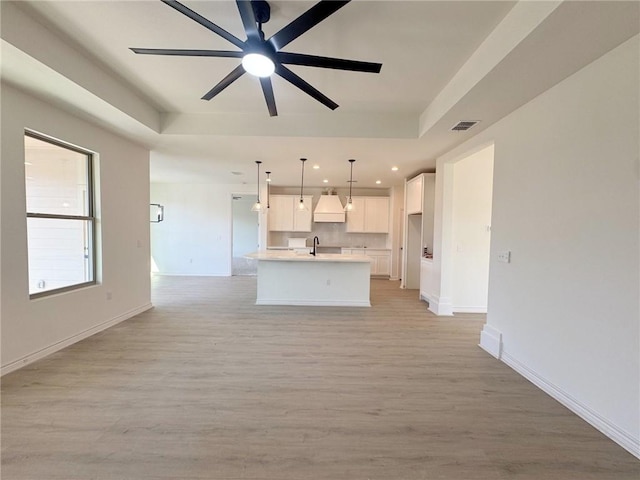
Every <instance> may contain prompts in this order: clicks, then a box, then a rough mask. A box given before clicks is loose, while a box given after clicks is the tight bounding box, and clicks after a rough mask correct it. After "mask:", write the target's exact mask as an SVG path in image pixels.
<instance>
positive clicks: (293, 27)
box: [131, 0, 382, 117]
mask: <svg viewBox="0 0 640 480" xmlns="http://www.w3.org/2000/svg"><path fill="white" fill-rule="evenodd" d="M161 1H162V2H163V3H166V4H167V5H169V6H170V7H171V8H173V9H175V10H177V11H178V12H180V13H182V14H183V15H185V16H187V17H189V18H190V19H191V20H193V21H195V22H197V23H199V24H200V25H202V26H203V27H205V28H207V29H209V30H211V31H212V32H213V33H215V34H217V35H219V36H221V37H222V38H224V39H225V40H227V41H228V42H230V43H232V44H233V45H235V46H236V47H238V48H239V49H240V51H235V50H233V51H230V50H186V49H161V48H131V50H132V51H133V52H135V53H138V54H145V55H175V56H186V57H233V58H241V59H242V63H241V64H240V65H238V66H237V67H236V68H234V69H233V70H232V71H231V72H230V73H229V74H228V75H227V76H226V77H224V78H223V79H222V80H220V82H219V83H218V84H217V85H216V86H215V87H213V88H212V89H211V90H209V91H208V92H207V93H206V94H205V95H204V96H203V97H202V99H203V100H211V99H212V98H213V97H215V96H216V95H218V94H219V93H220V92H222V91H223V90H224V89H225V88H227V87H228V86H229V85H231V84H232V83H233V82H235V81H236V80H237V79H238V78H240V77H241V76H242V75H243V74H244V73H245V72H248V73H250V74H252V75H255V76H257V77H259V78H260V84H261V86H262V92H263V93H264V98H265V100H266V102H267V108H268V109H269V115H270V116H272V117H274V116H277V115H278V110H277V109H276V101H275V97H274V95H273V86H272V84H271V74H273V73H274V72H275V73H276V74H277V75H279V76H280V77H282V78H284V79H285V80H286V81H288V82H289V83H291V84H293V85H295V86H296V87H298V88H299V89H300V90H302V91H303V92H305V93H307V94H308V95H310V96H312V97H313V98H315V99H316V100H318V101H319V102H320V103H322V104H323V105H326V106H327V107H329V108H330V109H331V110H335V109H336V108H338V104H337V103H335V102H334V101H333V100H331V99H330V98H329V97H327V96H326V95H324V94H322V93H321V92H320V91H318V90H317V89H316V88H314V87H312V86H311V85H310V84H309V83H307V82H306V81H305V80H303V79H302V78H301V77H299V76H298V75H296V74H295V73H293V72H292V71H291V70H289V69H288V68H287V67H285V64H287V65H304V66H308V67H320V68H333V69H337V70H349V71H354V72H368V73H380V69H381V68H382V64H381V63H370V62H360V61H357V60H345V59H341V58H331V57H322V56H316V55H306V54H303V53H291V52H283V51H281V49H282V48H283V47H285V46H286V45H288V44H289V43H291V42H292V41H293V40H295V39H296V38H298V37H299V36H300V35H302V34H304V33H305V32H307V31H308V30H310V29H311V28H313V27H315V26H316V25H317V24H319V23H320V22H322V21H323V20H324V19H326V18H327V17H329V16H330V15H332V14H334V13H335V12H336V11H337V10H339V9H340V8H342V7H344V6H345V5H346V4H347V3H349V2H350V1H351V0H346V1H334V0H323V1H321V2H319V3H317V4H316V5H314V6H313V7H311V8H310V9H309V10H307V11H306V12H304V13H303V14H302V15H300V16H299V17H298V18H296V19H295V20H293V21H292V22H291V23H289V24H288V25H287V26H285V27H284V28H282V29H280V30H279V31H278V32H277V33H275V34H274V35H273V36H271V37H270V38H269V39H265V37H264V32H263V31H262V24H263V23H266V22H268V21H269V18H270V16H271V13H270V12H271V8H270V7H269V4H268V3H267V2H266V1H265V0H236V4H237V6H238V10H239V12H240V18H241V19H242V24H243V26H244V31H245V33H246V35H247V39H246V40H245V41H243V40H240V39H239V38H238V37H236V36H235V35H232V34H231V33H229V32H227V31H226V30H224V29H223V28H221V27H219V26H218V25H216V24H215V23H213V22H212V21H210V20H208V19H206V18H204V17H203V16H202V15H200V14H198V13H196V12H194V11H193V10H191V9H190V8H188V7H186V6H185V5H183V4H181V3H180V2H177V1H174V0H161Z"/></svg>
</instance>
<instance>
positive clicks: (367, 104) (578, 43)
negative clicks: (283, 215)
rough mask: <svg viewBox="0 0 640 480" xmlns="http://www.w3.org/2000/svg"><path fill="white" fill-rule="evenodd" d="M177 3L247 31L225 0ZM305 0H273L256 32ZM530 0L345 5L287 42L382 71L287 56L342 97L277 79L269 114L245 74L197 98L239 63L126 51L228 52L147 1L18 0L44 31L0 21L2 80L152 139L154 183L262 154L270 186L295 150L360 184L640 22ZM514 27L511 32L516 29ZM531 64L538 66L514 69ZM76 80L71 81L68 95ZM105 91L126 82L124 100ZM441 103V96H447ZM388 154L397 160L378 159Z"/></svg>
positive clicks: (225, 177)
mask: <svg viewBox="0 0 640 480" xmlns="http://www.w3.org/2000/svg"><path fill="white" fill-rule="evenodd" d="M3 3H6V2H3ZM182 3H184V4H185V5H187V6H189V7H190V8H192V9H193V10H195V11H197V12H198V13H200V14H201V15H203V16H204V17H206V18H209V19H210V20H212V21H213V22H215V23H217V24H218V25H220V26H221V27H223V28H224V29H226V30H228V31H229V32H231V33H232V34H234V35H236V36H237V37H239V38H241V39H244V38H245V35H244V33H243V31H242V26H241V22H240V17H239V14H238V12H237V7H236V5H235V2H232V1H192V0H184V1H183V2H182ZM314 3H315V2H300V1H281V0H280V1H275V0H274V1H271V2H270V4H271V7H272V11H271V21H270V22H269V23H268V24H266V25H264V30H265V33H266V35H267V36H269V35H270V34H273V33H275V32H276V31H277V30H279V29H280V28H282V27H283V26H284V25H286V24H288V23H289V22H290V21H292V20H293V19H295V18H296V17H297V16H298V15H300V14H301V13H302V12H304V11H305V10H307V9H308V8H310V7H311V6H312V5H313V4H314ZM528 3H530V4H531V5H524V6H523V5H518V7H520V10H518V9H516V8H513V7H514V4H515V2H507V1H496V2H486V1H468V2H463V1H364V0H361V1H358V0H356V1H353V2H351V3H350V4H348V5H346V6H345V7H343V8H342V9H340V10H339V11H338V12H337V13H335V14H334V15H332V16H330V17H329V18H328V19H326V20H325V21H324V22H322V23H320V24H319V25H317V26H316V27H315V28H313V29H311V30H310V31H308V32H307V33H305V34H304V35H303V36H301V37H300V38H298V39H296V40H295V41H294V42H292V43H291V44H289V45H288V46H287V47H285V49H284V50H286V51H293V52H299V53H310V54H315V55H323V56H333V57H339V58H349V59H354V60H363V61H371V62H380V63H382V64H383V67H382V71H381V73H380V74H379V75H376V74H366V73H355V72H344V71H334V70H326V69H319V68H309V67H295V66H292V67H291V70H294V71H295V72H296V73H298V74H299V75H300V76H301V77H303V78H304V79H305V80H306V81H308V82H309V83H311V84H312V85H313V86H315V87H316V88H318V89H319V90H320V91H322V92H323V93H324V94H326V95H327V96H328V97H330V98H331V99H332V100H334V101H336V102H337V103H338V104H339V105H340V107H339V108H338V109H337V110H336V111H335V112H332V111H330V110H328V109H327V108H326V107H325V106H323V105H321V104H320V103H318V102H317V101H315V100H314V99H312V98H311V97H309V96H307V95H306V94H304V93H303V92H301V91H300V90H298V89H297V88H296V87H294V86H292V85H290V84H288V83H287V82H285V81H284V80H282V79H280V78H279V77H275V79H274V93H275V98H276V103H277V106H278V112H279V116H278V117H275V118H270V117H269V116H268V112H267V109H266V106H265V102H264V99H263V97H262V91H261V89H260V85H259V83H258V81H257V79H255V78H252V77H250V76H249V75H244V76H243V77H241V78H240V79H239V80H238V81H236V82H235V83H234V84H232V85H231V86H229V87H228V88H227V89H226V90H224V91H223V92H222V93H220V94H219V95H218V96H217V97H215V98H214V99H213V100H212V101H210V102H207V101H203V100H200V97H201V96H202V95H203V94H204V93H206V92H207V91H208V90H209V89H210V88H211V87H212V86H213V85H215V84H216V83H217V82H218V81H219V80H220V79H222V78H223V77H224V76H225V75H226V74H227V73H229V72H230V71H231V70H232V69H233V68H235V66H236V65H238V63H239V60H238V59H222V58H184V57H182V58H179V57H168V56H147V55H135V54H134V53H132V52H131V51H130V50H129V47H146V48H194V49H229V50H236V48H235V47H234V46H232V45H230V44H228V43H227V42H226V41H225V40H223V39H221V38H220V37H218V36H216V35H215V34H213V33H212V32H210V31H208V30H207V29H205V28H203V27H202V26H200V25H199V24H197V23H195V22H194V21H192V20H190V19H188V18H186V17H184V16H183V15H181V14H180V13H178V12H177V11H175V10H174V9H172V8H170V7H168V6H167V5H165V4H163V3H161V2H159V1H131V0H129V1H107V2H105V1H71V2H62V1H44V2H42V1H41V2H19V6H18V13H20V14H21V15H24V16H27V17H29V18H31V19H35V20H37V22H39V23H40V24H42V25H44V26H46V27H47V28H46V30H47V32H43V31H41V30H38V29H34V30H33V31H32V32H28V29H27V28H26V27H24V25H22V26H21V29H18V27H17V26H16V27H15V31H12V28H11V27H12V25H8V26H7V25H5V24H3V35H2V36H3V40H4V41H3V64H4V65H3V77H4V79H5V80H6V81H9V82H12V83H14V84H16V83H17V84H19V85H20V86H21V87H22V88H28V89H32V90H34V91H36V92H39V93H40V94H42V95H45V96H48V97H49V98H51V97H52V96H56V97H57V101H58V102H62V103H63V104H65V105H67V106H68V107H70V108H72V109H74V110H75V111H77V112H78V113H80V114H82V113H83V112H84V114H85V115H88V114H90V115H91V116H92V118H94V120H97V121H99V122H102V123H104V124H106V125H108V126H109V128H114V129H116V130H119V131H120V132H121V133H124V134H126V135H128V136H130V137H132V138H135V139H136V140H138V141H140V142H143V143H144V144H146V145H149V146H150V147H151V149H152V156H151V158H152V163H151V170H152V181H171V182H174V181H187V182H211V183H237V182H247V183H253V182H255V180H254V179H255V164H254V161H255V160H262V161H263V171H264V170H271V171H272V172H273V175H272V176H273V179H274V184H277V185H296V184H297V183H298V182H299V180H298V179H299V171H300V170H299V167H300V162H299V158H300V157H307V158H308V159H309V162H308V164H307V165H308V167H311V166H312V165H313V164H317V165H319V166H320V169H319V170H313V169H311V168H308V176H307V177H306V178H307V179H308V182H309V183H308V185H316V186H322V185H323V183H322V180H323V179H325V178H327V179H329V184H330V185H331V186H344V185H346V180H347V179H348V167H349V165H348V162H347V159H348V158H356V159H357V163H356V165H355V167H354V177H355V178H356V179H358V186H360V187H375V186H376V185H375V180H378V179H379V180H381V181H382V184H381V185H380V186H381V187H388V186H390V185H392V184H396V183H399V182H400V181H402V179H403V178H404V177H405V176H407V175H410V174H412V173H414V172H416V171H419V170H423V169H431V168H433V167H434V166H435V164H434V159H435V157H436V156H437V155H438V154H440V153H442V152H443V151H445V150H446V149H449V148H451V147H452V146H455V145H456V144H458V143H460V142H462V141H463V140H464V139H466V138H469V136H470V135H473V134H474V133H475V132H478V131H481V130H482V129H484V128H486V127H488V126H489V125H490V124H491V123H493V122H495V121H497V120H498V119H499V118H501V117H502V116H504V115H505V114H507V113H509V112H510V111H512V110H513V109H515V108H517V107H518V106H519V105H521V104H523V103H524V102H526V101H528V100H530V99H531V98H532V97H533V96H535V95H537V94H538V93H540V92H541V91H543V90H544V89H546V88H549V87H550V86H551V85H553V84H554V83H557V82H558V81H560V80H562V78H565V77H566V76H567V75H569V74H571V73H573V72H574V71H576V70H577V69H579V68H580V67H581V66H583V65H585V64H587V63H589V62H590V61H592V60H594V59H595V58H597V56H599V55H602V54H603V53H605V52H606V51H607V50H608V49H610V48H613V46H615V45H617V44H619V43H621V42H622V41H624V40H625V39H626V38H629V36H631V35H632V34H634V31H635V33H637V30H638V29H637V25H636V26H634V22H633V14H635V15H637V6H636V7H634V4H636V5H637V2H626V3H625V4H624V7H617V8H616V7H612V6H611V5H612V3H620V4H622V2H604V3H603V2H586V3H584V5H578V7H580V8H576V5H575V4H580V3H581V2H571V3H573V4H574V5H573V6H572V5H571V4H566V5H564V4H563V5H561V6H560V7H558V4H559V2H528ZM534 3H538V4H539V5H537V6H536V5H533V4H534ZM543 4H544V5H543ZM607 5H608V6H607ZM556 7H557V8H556ZM512 8H513V10H512ZM536 9H537V10H536ZM541 9H546V10H545V11H544V12H542V13H541V12H540V10H541ZM4 10H7V9H3V16H4V17H7V15H4ZM611 12H613V13H611ZM630 13H631V14H632V15H631V18H629V17H630ZM603 14H604V17H603ZM505 16H506V17H505ZM576 16H577V17H576ZM534 18H535V19H536V20H535V21H534V20H530V19H534ZM602 18H606V19H607V21H606V22H603V21H602ZM581 19H582V20H581ZM501 22H502V23H501ZM527 22H529V23H531V25H528V23H527ZM13 23H19V22H13ZM635 23H636V24H637V20H636V22H635ZM572 25H573V26H572ZM572 28H573V31H572V30H571V29H572ZM590 28H598V33H599V34H598V35H597V36H594V35H591V34H590V33H591V32H589V29H590ZM527 29H528V30H527ZM634 29H635V30H634ZM18 30H20V31H18ZM513 31H518V32H521V34H522V38H521V39H519V40H517V41H516V40H513V39H512V38H511V37H513V36H514V34H513ZM51 32H54V35H56V36H61V37H63V38H64V43H65V44H67V45H70V48H72V49H73V51H74V52H76V53H77V52H80V53H81V55H80V56H79V57H78V58H74V59H73V62H75V63H74V64H73V65H72V63H73V62H72V61H69V62H67V64H64V63H63V62H62V60H61V59H60V58H61V55H60V54H58V58H53V57H50V58H48V57H47V55H50V56H51V55H55V52H54V53H52V52H42V50H43V49H42V48H41V49H40V50H37V51H36V49H35V47H33V45H34V44H36V43H37V39H36V40H34V39H33V36H34V35H41V36H43V40H42V42H43V45H44V41H45V39H44V36H45V35H47V34H49V35H50V34H51ZM492 32H493V33H492ZM490 34H491V35H490ZM509 35H511V37H509ZM27 37H28V40H26V38H27ZM488 37H489V38H488ZM574 37H575V38H574ZM583 37H584V38H583ZM593 37H596V38H593ZM492 39H493V43H492ZM501 39H504V40H503V41H502V40H501ZM50 42H51V40H49V43H50ZM483 42H484V43H483ZM509 42H512V44H511V45H509ZM552 45H556V47H555V48H550V47H551V46H552ZM13 46H15V47H16V49H17V50H14V49H13ZM563 47H564V49H563ZM500 48H504V49H505V51H504V52H500V51H499V50H500ZM18 50H19V51H18ZM45 50H46V49H45ZM23 51H27V54H26V55H25V54H23V53H22V52H23ZM519 53H522V55H526V58H524V59H525V60H527V61H523V56H522V55H520V54H519ZM567 56H570V58H571V59H573V60H567V58H565V57H567ZM80 57H81V58H80ZM488 59H492V61H493V64H492V65H491V68H489V69H487V71H486V72H481V68H480V67H477V68H475V69H474V70H473V72H474V73H473V74H464V72H465V68H470V66H471V65H473V62H474V61H475V62H476V63H477V64H478V65H480V66H482V62H481V61H484V63H485V64H486V63H487V61H488ZM528 59H530V61H529V60H528ZM56 62H57V63H56ZM82 62H84V63H85V64H86V65H89V64H91V65H92V66H93V67H94V68H95V69H96V72H105V76H104V78H100V75H97V76H96V75H91V74H90V72H91V71H90V70H88V69H87V67H86V66H85V67H84V70H82V71H81V68H80V67H81V66H82V65H81V63H82ZM547 62H548V63H547ZM39 64H45V65H46V66H47V68H45V67H43V66H42V65H39ZM531 64H533V65H536V66H538V68H537V69H536V70H535V71H527V68H528V67H527V65H531ZM49 67H51V68H49ZM540 67H542V69H543V71H542V72H541V71H540ZM50 70H55V71H56V72H58V76H55V75H54V73H53V72H52V71H50ZM36 71H37V72H38V75H34V72H36ZM87 72H89V73H87ZM476 72H477V73H476ZM60 74H62V77H61V76H60ZM463 74H464V75H463ZM476 75H477V79H476V80H477V81H473V82H472V81H471V80H473V78H474V76H476ZM54 77H55V78H54ZM70 77H74V78H70ZM47 80H48V81H47ZM65 80H67V81H68V88H69V92H67V94H66V96H65V95H64V94H63V90H65V88H63V87H60V88H59V89H58V91H57V93H56V94H55V95H53V94H52V92H51V91H49V90H50V85H52V84H54V83H55V84H56V85H58V84H62V83H64V81H65ZM488 80H490V81H488ZM514 80H515V82H514ZM465 81H466V82H467V83H468V85H464V83H465ZM98 82H102V83H101V84H98ZM78 85H80V86H82V87H83V91H81V92H80V91H79V92H76V93H74V92H73V91H72V90H73V89H74V88H76V87H77V86H78ZM118 88H121V89H123V90H124V89H125V88H126V89H127V90H128V95H129V97H127V98H128V100H126V99H125V96H124V95H123V94H118V92H117V90H118ZM48 89H49V90H48ZM87 92H90V95H89V94H88V93H87ZM132 92H133V93H132ZM505 94H506V95H505ZM456 95H457V96H456ZM89 96H91V97H92V100H91V112H89V111H88V107H87V105H88V103H89V102H88V100H87V102H86V103H85V105H83V103H82V101H81V99H82V98H83V97H87V98H88V97H89ZM95 97H98V99H99V100H100V101H97V100H96V98H95ZM134 97H135V98H134ZM117 100H120V103H118V101H117ZM434 100H435V101H434ZM449 100H451V102H450V103H451V105H449V106H448V107H446V108H444V107H443V105H445V104H447V101H449ZM99 104H102V105H103V107H100V106H99ZM138 104H139V105H138ZM114 107H115V109H114ZM438 109H439V110H438ZM102 110H104V111H102ZM118 114H120V116H121V117H122V119H123V120H122V121H118V120H117V117H118ZM421 116H422V119H421ZM464 119H473V120H482V123H481V124H480V125H479V126H478V127H475V129H474V130H475V131H474V130H472V131H470V132H466V133H455V132H450V131H449V128H450V127H451V126H452V125H453V123H455V121H457V120H464ZM393 165H397V166H398V167H399V168H400V169H399V171H398V172H392V171H391V167H392V166H393ZM232 171H235V172H242V173H243V175H233V174H231V172H232Z"/></svg>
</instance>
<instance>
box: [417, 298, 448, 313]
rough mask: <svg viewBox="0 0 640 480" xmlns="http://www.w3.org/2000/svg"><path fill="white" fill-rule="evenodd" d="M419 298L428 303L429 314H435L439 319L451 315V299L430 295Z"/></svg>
mask: <svg viewBox="0 0 640 480" xmlns="http://www.w3.org/2000/svg"><path fill="white" fill-rule="evenodd" d="M421 297H422V298H424V300H426V301H427V302H428V303H429V308H428V309H429V311H430V312H433V313H435V314H436V315H438V316H439V317H445V316H452V315H453V305H452V304H451V299H449V298H444V297H436V296H431V295H421Z"/></svg>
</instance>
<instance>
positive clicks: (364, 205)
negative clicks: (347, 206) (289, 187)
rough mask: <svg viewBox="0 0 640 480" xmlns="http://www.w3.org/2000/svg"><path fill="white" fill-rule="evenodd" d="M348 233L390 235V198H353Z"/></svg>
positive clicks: (348, 218)
mask: <svg viewBox="0 0 640 480" xmlns="http://www.w3.org/2000/svg"><path fill="white" fill-rule="evenodd" d="M352 201H353V207H354V208H353V210H352V211H350V212H347V233H389V197H352Z"/></svg>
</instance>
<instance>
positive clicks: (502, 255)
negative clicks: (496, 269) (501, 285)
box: [498, 250, 511, 263]
mask: <svg viewBox="0 0 640 480" xmlns="http://www.w3.org/2000/svg"><path fill="white" fill-rule="evenodd" d="M498 261H499V262H503V263H511V251H510V250H505V251H503V252H499V253H498Z"/></svg>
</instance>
